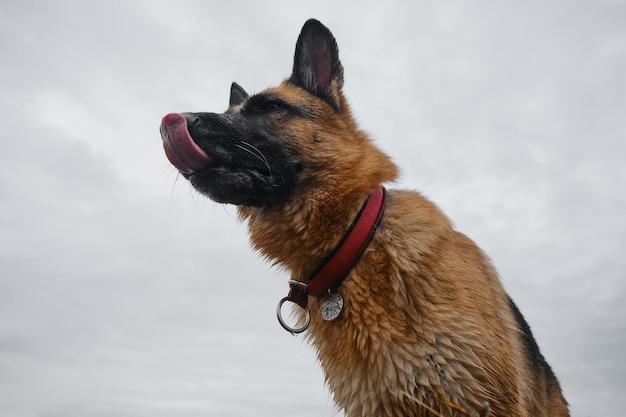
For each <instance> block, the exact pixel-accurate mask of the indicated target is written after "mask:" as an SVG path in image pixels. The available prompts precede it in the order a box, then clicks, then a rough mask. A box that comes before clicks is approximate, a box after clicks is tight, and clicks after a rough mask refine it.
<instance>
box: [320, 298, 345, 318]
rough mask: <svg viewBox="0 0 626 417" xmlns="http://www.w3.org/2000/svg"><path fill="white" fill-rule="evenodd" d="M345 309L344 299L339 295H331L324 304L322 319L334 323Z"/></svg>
mask: <svg viewBox="0 0 626 417" xmlns="http://www.w3.org/2000/svg"><path fill="white" fill-rule="evenodd" d="M342 309H343V298H341V296H340V295H339V294H337V293H331V294H329V295H328V298H327V299H326V300H325V301H324V302H323V303H322V318H323V319H324V320H326V321H333V320H335V319H336V318H337V317H339V315H340V314H341V310H342Z"/></svg>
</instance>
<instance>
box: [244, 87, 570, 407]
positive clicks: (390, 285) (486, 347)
mask: <svg viewBox="0 0 626 417" xmlns="http://www.w3.org/2000/svg"><path fill="white" fill-rule="evenodd" d="M268 91H269V92H272V93H275V94H279V95H280V96H281V97H283V98H284V99H285V100H286V101H289V102H294V103H297V102H300V101H308V102H310V101H311V96H310V95H309V94H306V93H304V92H303V91H302V90H301V89H299V88H297V87H294V86H292V85H291V84H289V83H283V84H282V85H281V86H280V87H279V88H275V89H270V90H268ZM336 94H337V95H338V96H339V97H340V103H341V107H342V110H343V111H342V113H341V114H340V115H337V114H336V113H335V112H333V111H331V110H330V109H327V108H325V106H323V105H321V103H313V104H319V107H318V108H317V111H318V113H319V119H320V120H323V121H324V122H323V123H319V122H315V123H314V122H312V121H309V120H303V119H299V120H297V121H296V122H295V123H294V125H293V126H290V127H289V129H290V131H291V133H292V137H294V138H297V140H298V143H297V144H296V147H297V149H298V150H299V151H300V153H301V155H303V157H304V158H305V164H306V165H308V166H314V167H316V169H314V170H310V171H309V172H308V173H307V175H306V177H305V178H303V179H302V184H306V185H303V186H302V187H300V188H299V189H298V190H297V193H296V195H295V196H294V197H293V198H292V201H290V203H289V204H285V205H283V206H280V207H277V208H275V209H270V210H259V209H253V208H246V207H240V209H239V210H240V215H241V217H242V218H244V219H247V220H248V226H249V230H250V238H251V241H252V243H253V245H254V247H255V248H256V249H258V250H259V251H260V252H261V253H263V254H264V255H265V256H266V257H267V258H269V259H272V260H273V261H275V262H277V263H280V264H282V265H284V266H286V267H287V268H289V269H290V270H291V271H292V276H293V278H294V279H299V280H303V279H304V278H305V277H306V276H307V275H308V273H310V271H311V270H313V269H314V268H315V266H316V265H317V264H318V263H319V262H320V261H321V260H322V259H323V258H324V256H326V254H327V253H328V252H329V251H330V250H331V249H332V248H333V247H334V246H335V245H336V244H337V243H338V241H339V239H340V238H341V237H342V235H343V234H344V233H345V231H346V229H347V227H348V226H349V224H350V223H351V221H352V219H353V218H354V217H355V215H356V213H357V212H358V210H359V208H360V206H361V204H362V202H363V200H364V199H365V198H366V197H367V195H368V194H369V193H370V192H371V191H372V190H373V189H375V188H376V186H378V185H379V184H381V183H383V182H386V181H391V180H393V179H394V178H395V177H396V174H397V170H396V167H395V166H394V164H393V163H392V162H391V161H390V159H389V158H388V157H387V156H385V155H384V154H383V153H382V152H381V151H379V150H378V149H377V148H376V147H374V146H373V145H372V143H371V141H370V140H369V138H368V137H367V135H366V134H365V133H363V132H362V131H360V130H358V128H357V127H356V125H355V122H354V120H353V118H352V116H351V114H350V111H349V109H348V105H347V103H346V101H345V98H344V97H343V94H342V93H341V90H336ZM326 107H327V106H326ZM313 138H317V140H318V141H321V142H322V143H323V144H324V146H323V147H315V149H314V146H313V143H314V140H313ZM320 150H321V151H322V152H320ZM340 293H341V295H342V296H343V298H344V300H345V308H344V311H343V312H342V314H341V316H340V318H339V319H337V320H336V321H334V322H326V321H324V320H323V319H322V318H321V313H320V309H321V301H320V300H319V299H316V298H313V297H310V300H309V302H310V311H311V316H312V317H311V325H310V327H309V329H308V338H309V339H310V341H311V343H312V344H313V346H314V347H315V349H316V350H317V353H318V356H319V360H320V362H321V365H322V367H323V369H324V372H325V375H326V381H327V383H328V386H329V387H330V390H331V391H332V393H333V395H334V400H335V401H336V403H337V404H338V405H339V407H340V408H342V409H343V410H345V411H346V414H347V415H348V416H350V417H356V416H390V417H391V416H425V415H444V416H452V415H459V412H458V411H454V409H453V408H451V407H450V406H446V405H444V404H445V402H443V401H438V400H437V398H438V399H442V400H447V401H449V402H452V403H455V404H456V403H457V399H456V398H454V397H453V396H452V395H451V392H450V391H449V390H448V389H446V388H445V387H444V386H443V384H442V381H441V379H440V378H439V377H438V375H437V372H436V367H435V366H434V365H433V364H431V363H430V360H429V358H432V359H431V360H432V361H434V362H435V364H437V365H438V366H439V367H441V369H442V370H443V371H444V372H445V374H446V375H448V377H447V382H449V384H450V385H452V386H453V387H454V390H455V391H456V392H458V393H463V398H464V399H465V401H466V402H467V403H468V404H470V405H471V406H472V407H473V408H474V410H480V409H481V407H482V405H483V403H484V402H485V401H488V402H489V404H490V413H491V414H490V415H491V416H493V417H500V416H509V417H512V416H520V417H521V416H529V417H530V416H533V417H540V416H550V417H555V416H567V415H568V412H567V407H566V403H565V401H564V399H563V397H562V396H561V394H560V389H559V387H558V384H557V382H556V381H555V380H552V381H535V378H534V377H533V375H532V371H531V366H530V365H529V364H528V363H527V359H526V356H525V354H524V348H523V343H522V341H521V337H520V334H519V333H520V330H519V326H518V325H517V323H516V320H515V318H514V317H513V315H512V313H511V311H510V308H509V304H508V300H507V296H506V294H505V292H504V290H503V289H502V286H501V284H500V281H499V279H498V277H497V274H496V272H495V270H494V268H493V267H492V266H491V263H490V261H489V260H488V259H487V257H486V256H485V255H484V254H483V253H482V252H481V251H480V249H478V248H477V247H476V245H475V244H474V243H473V242H472V241H471V240H470V239H469V238H467V237H466V236H464V235H463V234H461V233H459V232H456V231H454V230H453V229H452V226H451V224H450V222H449V220H448V219H447V218H446V216H445V215H444V214H442V213H441V212H440V211H439V210H438V209H437V207H436V206H435V205H434V204H432V203H431V202H430V201H428V200H426V199H425V198H424V197H422V196H421V195H420V194H418V193H416V192H409V191H399V190H390V191H389V192H388V203H387V209H386V212H385V215H384V217H383V220H382V224H381V226H380V227H379V230H378V232H377V233H376V235H375V237H374V239H373V241H372V242H371V243H370V245H369V247H368V248H367V250H366V252H365V253H364V254H363V257H362V258H361V260H360V262H359V263H358V264H357V265H356V267H355V268H354V269H353V271H352V272H351V274H350V275H349V278H348V279H346V280H345V281H344V283H343V284H342V285H341V287H340ZM296 311H298V312H299V313H301V310H300V309H299V308H297V309H296ZM546 386H547V387H546ZM547 391H549V392H551V393H552V394H553V395H551V396H550V397H549V398H547V395H546V394H545V392H547ZM424 404H426V405H427V407H425V406H424ZM429 410H436V412H435V411H429Z"/></svg>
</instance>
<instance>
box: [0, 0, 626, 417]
mask: <svg viewBox="0 0 626 417" xmlns="http://www.w3.org/2000/svg"><path fill="white" fill-rule="evenodd" d="M214 3H215V4H213V2H202V1H177V2H163V1H152V0H151V1H147V0H146V1H123V2H122V1H119V2H117V1H116V2H82V1H80V2H79V1H76V2H67V1H54V2H44V1H41V2H35V1H20V2H17V1H16V2H7V1H4V2H2V3H1V4H0V48H1V49H0V52H1V56H2V65H0V91H2V93H1V94H0V122H1V126H2V128H1V129H0V167H1V170H0V227H1V229H0V230H1V233H0V415H2V416H8V417H34V416H37V417H40V416H41V417H53V416H63V417H74V416H76V417H78V416H80V417H85V416H90V417H91V416H94V417H118V416H125V417H143V416H150V417H154V416H157V417H158V416H182V417H187V416H188V417H196V416H207V415H220V416H235V415H236V416H240V415H243V414H244V413H247V414H254V415H258V416H273V417H277V416H278V417H280V416H292V415H294V413H296V414H298V415H300V416H310V417H319V416H332V415H335V414H336V411H335V410H334V409H333V406H332V402H331V400H330V399H329V395H328V393H327V391H326V389H325V387H324V384H323V377H322V374H321V371H320V369H319V366H318V365H317V364H316V362H315V357H314V354H313V352H312V350H311V349H310V348H309V347H308V346H306V344H305V343H304V342H303V341H302V338H301V337H300V338H294V337H291V336H290V335H288V334H287V333H286V332H284V331H283V330H282V329H281V328H280V326H279V325H278V324H277V323H276V319H275V316H274V308H275V305H276V303H277V302H278V300H279V299H280V298H282V297H283V296H284V295H285V294H286V291H287V285H286V280H287V279H288V275H287V274H286V273H285V272H284V271H280V270H277V269H272V268H271V267H270V266H269V265H268V264H266V263H264V262H263V261H262V260H261V259H260V258H259V257H258V256H257V255H256V254H254V253H252V252H251V251H250V249H249V246H248V243H247V237H246V230H245V225H243V224H239V223H237V221H236V215H235V210H234V208H233V207H229V206H220V205H217V204H214V203H212V202H210V201H207V200H206V199H205V198H203V197H201V196H199V195H198V194H196V193H195V192H193V191H191V190H190V186H189V185H188V184H187V182H186V181H185V180H184V179H182V178H178V179H177V174H176V171H175V169H174V168H172V167H171V166H170V165H169V163H168V162H167V160H166V158H165V156H164V154H163V150H162V147H161V139H160V136H159V133H158V126H159V123H160V119H161V117H162V116H163V115H165V114H166V113H169V112H172V111H203V110H205V111H222V110H224V109H225V108H226V106H227V100H228V91H229V86H230V83H231V82H232V81H235V80H236V81H237V82H239V83H240V84H241V85H242V86H244V87H245V88H246V89H248V90H249V91H251V92H255V91H260V90H261V89H263V88H265V87H267V86H270V85H275V84H277V83H279V82H280V81H281V80H282V79H284V78H285V77H287V76H288V75H289V73H290V70H291V59H292V56H293V48H294V45H295V40H296V37H297V35H298V33H299V30H300V27H301V26H302V24H303V23H304V21H305V20H306V19H307V18H309V17H316V18H318V19H320V20H321V21H322V22H323V23H325V24H326V25H327V26H328V27H329V28H330V29H331V30H332V31H333V33H334V34H335V36H336V38H337V40H338V43H339V48H340V58H341V60H342V62H343V65H344V68H345V76H346V85H345V90H346V94H347V96H348V98H349V100H350V101H351V103H352V108H353V111H354V112H355V115H356V117H357V119H358V120H359V121H360V123H361V125H362V126H363V128H364V129H365V130H367V131H368V132H370V133H371V135H372V137H373V138H374V139H375V140H376V142H377V143H378V144H379V145H380V146H381V147H382V148H383V149H385V150H386V151H387V152H388V153H389V154H390V155H391V156H392V157H393V158H394V160H395V161H396V162H397V163H398V165H399V166H400V167H401V169H402V173H403V175H402V179H401V181H400V182H399V184H397V186H398V187H403V188H412V189H417V190H420V191H421V192H423V193H424V194H425V195H426V196H428V197H429V198H431V199H432V200H434V201H435V202H436V203H437V204H438V205H439V206H440V207H441V208H442V209H443V210H444V211H445V212H446V213H447V214H448V215H449V216H450V217H451V219H452V220H453V222H454V223H455V225H456V226H457V228H458V229H459V230H461V231H462V232H464V233H465V234H467V235H469V236H470V237H472V238H473V239H474V240H475V241H476V242H477V243H478V244H479V245H480V246H481V247H482V248H483V249H484V250H485V251H486V252H487V253H488V254H489V255H490V256H491V257H492V259H493V260H494V263H495V264H496V266H497V268H498V270H499V271H500V273H501V275H502V279H503V282H504V284H505V286H506V288H507V290H508V291H509V293H510V294H511V296H512V297H513V298H514V299H515V300H516V301H517V303H518V305H519V306H520V308H521V309H522V311H523V312H524V314H525V315H526V318H527V319H528V321H529V322H530V324H531V326H532V327H533V330H534V332H535V336H536V338H537V339H538V342H539V344H540V346H541V348H542V350H543V352H544V354H545V356H546V357H547V358H548V360H549V362H550V363H551V365H552V366H553V368H554V369H555V371H556V373H557V375H558V377H559V379H560V381H561V383H562V386H563V389H564V392H565V396H566V398H567V399H568V401H569V402H570V404H571V409H572V414H573V416H580V417H583V416H597V415H602V416H616V415H620V414H621V413H623V410H624V409H625V408H626V397H625V396H624V395H623V393H624V392H625V391H626V353H624V352H625V349H624V345H625V344H626V303H625V302H624V299H625V298H626V279H625V278H626V277H625V270H626V257H625V256H624V253H625V252H626V220H624V218H625V216H624V212H625V209H626V193H625V190H626V187H625V185H626V164H624V155H625V153H626V142H625V138H626V117H625V116H624V115H626V79H625V76H624V74H626V3H625V2H624V1H594V2H584V1H549V2H545V1H542V2H538V1H537V2H534V1H530V2H517V3H515V4H509V3H510V2H506V3H505V2H488V1H475V2H451V1H437V2H399V1H398V2H395V1H386V2H384V4H383V2H376V3H369V2H367V1H359V2H337V1H317V2H307V5H300V4H299V3H297V2H278V1H271V0H268V1H264V2H249V3H246V2H235V1H233V2H214ZM226 3H228V4H226Z"/></svg>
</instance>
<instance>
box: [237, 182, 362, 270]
mask: <svg viewBox="0 0 626 417" xmlns="http://www.w3.org/2000/svg"><path fill="white" fill-rule="evenodd" d="M371 191H372V190H371V189H370V190H369V191H368V190H366V189H365V190H359V191H358V192H355V193H351V194H349V195H343V196H340V195H337V194H334V195H331V194H330V193H329V194H328V195H326V196H324V198H310V196H307V197H306V198H302V203H300V204H298V207H285V208H282V209H280V210H268V211H264V210H257V209H252V210H248V209H240V211H239V214H240V216H241V217H242V218H245V219H247V221H248V228H249V230H250V241H251V243H252V245H253V247H254V248H255V249H257V250H259V251H260V252H261V253H262V254H263V255H264V256H265V257H266V258H267V259H269V260H272V261H274V263H275V264H280V265H282V266H284V267H286V268H287V269H289V270H290V271H291V274H292V277H294V278H297V279H298V280H300V281H306V280H307V277H309V276H310V275H311V274H312V272H313V271H314V270H315V269H316V268H317V267H318V265H320V264H321V263H322V262H323V261H324V260H325V259H326V258H327V257H328V255H329V254H330V253H331V252H332V251H333V248H335V247H337V246H339V244H340V242H341V240H342V238H343V237H344V235H345V234H346V232H347V231H348V230H349V229H350V226H351V224H352V223H353V222H354V220H355V218H357V217H358V214H359V212H360V210H361V209H362V207H363V206H364V202H366V201H367V198H368V195H369V194H370V193H371Z"/></svg>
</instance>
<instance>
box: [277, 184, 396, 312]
mask: <svg viewBox="0 0 626 417" xmlns="http://www.w3.org/2000/svg"><path fill="white" fill-rule="evenodd" d="M385 204H386V190H385V188H384V187H383V186H379V187H378V188H377V189H376V191H374V192H373V193H372V194H370V196H369V197H368V198H367V200H365V202H364V203H363V207H361V211H360V212H359V214H358V215H357V217H356V218H355V219H354V222H353V223H352V225H351V226H350V228H349V229H348V231H347V232H346V234H345V235H344V236H343V238H342V239H341V241H340V242H339V244H338V245H337V246H336V247H335V248H334V249H333V250H332V251H331V252H330V253H329V254H328V256H327V257H326V259H324V260H323V261H322V262H321V263H320V264H319V265H318V267H317V268H316V269H315V270H314V271H313V272H312V273H311V274H310V275H309V277H308V279H307V281H306V283H305V282H297V281H290V283H289V286H290V291H289V295H288V296H287V297H286V300H288V301H291V302H293V303H296V304H298V305H299V306H300V307H302V308H303V309H305V310H306V309H307V301H308V298H309V297H308V296H309V295H313V296H315V297H320V296H322V295H324V294H325V293H327V292H328V291H329V290H335V289H337V288H338V287H339V285H341V282H342V281H343V280H344V278H345V277H346V276H347V275H348V273H349V272H350V270H351V269H352V268H353V267H354V265H355V264H356V263H357V261H358V260H359V258H360V257H361V255H362V254H363V252H364V251H365V248H367V245H368V244H369V243H370V241H371V240H372V238H373V237H374V234H375V233H376V229H377V228H378V225H379V224H380V221H381V219H382V217H383V213H384V212H385Z"/></svg>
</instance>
